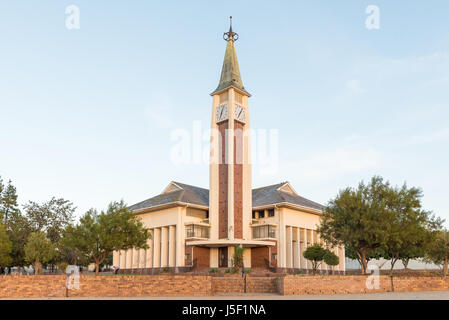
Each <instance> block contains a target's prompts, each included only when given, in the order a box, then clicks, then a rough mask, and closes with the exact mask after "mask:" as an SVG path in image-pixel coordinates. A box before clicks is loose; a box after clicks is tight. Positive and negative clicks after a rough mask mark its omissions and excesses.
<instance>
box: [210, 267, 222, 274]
mask: <svg viewBox="0 0 449 320" xmlns="http://www.w3.org/2000/svg"><path fill="white" fill-rule="evenodd" d="M209 273H220V269H215V268H212V269H210V270H209Z"/></svg>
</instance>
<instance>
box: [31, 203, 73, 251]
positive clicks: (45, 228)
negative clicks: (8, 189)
mask: <svg viewBox="0 0 449 320" xmlns="http://www.w3.org/2000/svg"><path fill="white" fill-rule="evenodd" d="M24 209H25V214H26V217H27V219H28V220H29V224H30V228H31V230H32V231H33V232H44V233H45V234H46V235H47V238H48V239H49V240H50V241H51V242H53V243H54V244H56V243H57V242H58V241H59V239H60V238H61V234H62V231H63V230H64V229H65V228H66V227H67V226H68V225H70V224H72V223H73V214H74V212H75V209H76V207H74V206H73V203H72V202H70V201H68V200H64V199H56V198H54V197H53V198H51V200H50V201H48V202H44V203H42V204H39V203H37V202H33V201H29V202H28V203H27V204H26V205H24Z"/></svg>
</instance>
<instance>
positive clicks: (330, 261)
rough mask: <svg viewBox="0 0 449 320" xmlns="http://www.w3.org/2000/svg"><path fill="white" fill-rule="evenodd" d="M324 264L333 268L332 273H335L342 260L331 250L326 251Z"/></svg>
mask: <svg viewBox="0 0 449 320" xmlns="http://www.w3.org/2000/svg"><path fill="white" fill-rule="evenodd" d="M323 260H324V263H326V264H327V265H328V266H331V267H332V273H334V267H335V266H338V264H339V263H340V259H339V258H338V256H337V255H336V254H335V253H333V252H332V251H330V250H326V253H325V254H324V256H323Z"/></svg>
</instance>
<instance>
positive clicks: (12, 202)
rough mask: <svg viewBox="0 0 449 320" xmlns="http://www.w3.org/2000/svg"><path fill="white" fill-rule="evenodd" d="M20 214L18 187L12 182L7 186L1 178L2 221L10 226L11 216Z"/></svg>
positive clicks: (0, 210)
mask: <svg viewBox="0 0 449 320" xmlns="http://www.w3.org/2000/svg"><path fill="white" fill-rule="evenodd" d="M18 212H19V208H18V204H17V190H16V187H14V186H13V185H12V182H11V180H9V181H8V184H7V185H6V186H5V185H4V184H3V180H2V178H1V177H0V221H3V223H4V224H5V225H6V226H8V221H9V218H10V215H11V214H15V213H18Z"/></svg>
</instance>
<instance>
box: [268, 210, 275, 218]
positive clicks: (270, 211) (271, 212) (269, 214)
mask: <svg viewBox="0 0 449 320" xmlns="http://www.w3.org/2000/svg"><path fill="white" fill-rule="evenodd" d="M268 216H269V217H274V209H269V210H268Z"/></svg>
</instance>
